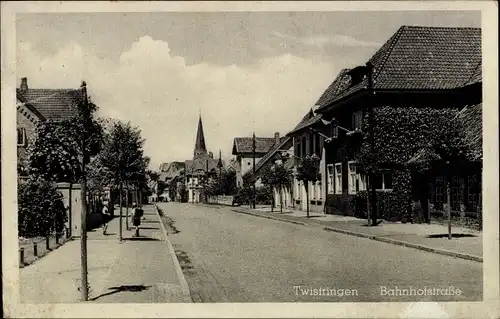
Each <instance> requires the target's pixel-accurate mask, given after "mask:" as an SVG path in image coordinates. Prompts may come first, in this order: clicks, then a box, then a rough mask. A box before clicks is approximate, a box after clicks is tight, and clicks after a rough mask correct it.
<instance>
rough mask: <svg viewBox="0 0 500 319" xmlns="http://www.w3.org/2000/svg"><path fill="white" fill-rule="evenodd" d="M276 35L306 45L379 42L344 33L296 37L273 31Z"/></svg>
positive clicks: (370, 44) (348, 45)
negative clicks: (359, 38)
mask: <svg viewBox="0 0 500 319" xmlns="http://www.w3.org/2000/svg"><path fill="white" fill-rule="evenodd" d="M272 35H274V36H275V37H278V38H281V39H286V40H290V41H293V42H297V43H301V44H303V45H306V46H316V47H324V46H327V45H337V46H344V47H345V46H347V47H377V46H380V43H378V42H370V41H363V40H358V39H356V38H354V37H351V36H348V35H342V34H331V35H314V36H310V37H295V36H291V35H287V34H283V33H280V32H277V31H274V32H272Z"/></svg>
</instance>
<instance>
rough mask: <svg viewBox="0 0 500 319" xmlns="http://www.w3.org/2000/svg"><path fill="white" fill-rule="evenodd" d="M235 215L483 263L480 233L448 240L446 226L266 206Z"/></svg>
mask: <svg viewBox="0 0 500 319" xmlns="http://www.w3.org/2000/svg"><path fill="white" fill-rule="evenodd" d="M232 210H233V211H235V212H239V213H245V214H250V215H255V216H259V217H264V218H270V219H275V220H280V221H285V222H291V223H295V224H300V225H309V226H321V227H323V228H324V229H325V230H329V231H334V232H338V233H343V234H348V235H353V236H358V237H363V238H369V239H372V240H377V241H383V242H387V243H391V244H395V245H403V246H407V247H411V248H416V249H420V250H425V251H429V252H433V253H438V254H443V255H448V256H453V257H458V258H464V259H470V260H475V261H478V262H482V261H483V257H482V256H483V234H482V232H478V231H474V230H471V229H468V228H459V227H452V234H453V238H452V240H449V239H448V237H447V234H448V228H447V226H446V225H437V224H430V225H429V224H402V223H393V222H386V221H383V222H382V223H380V224H379V225H378V226H375V227H369V226H367V221H366V220H365V219H359V218H355V217H349V216H338V215H327V214H323V213H316V212H310V214H309V215H310V218H307V213H306V212H305V211H298V210H289V209H287V210H284V211H283V213H280V212H279V209H278V210H276V209H275V212H271V208H270V207H258V208H256V209H255V210H254V209H249V208H247V207H238V208H233V209H232Z"/></svg>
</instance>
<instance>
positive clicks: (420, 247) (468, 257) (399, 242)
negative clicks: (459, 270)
mask: <svg viewBox="0 0 500 319" xmlns="http://www.w3.org/2000/svg"><path fill="white" fill-rule="evenodd" d="M324 229H325V230H328V231H333V232H336V233H342V234H346V235H351V236H356V237H361V238H367V239H371V240H375V241H380V242H384V243H388V244H393V245H398V246H404V247H408V248H414V249H418V250H423V251H427V252H431V253H435V254H439V255H444V256H451V257H456V258H461V259H466V260H472V261H476V262H480V263H482V262H483V257H479V256H473V255H468V254H463V253H457V252H454V251H450V250H446V249H441V248H433V247H429V246H424V245H419V244H414V243H409V242H406V241H402V240H396V239H392V238H387V237H379V236H375V235H367V234H363V233H358V232H353V231H350V230H345V229H340V228H334V227H330V226H327V227H325V228H324Z"/></svg>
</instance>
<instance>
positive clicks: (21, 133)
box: [17, 128, 26, 146]
mask: <svg viewBox="0 0 500 319" xmlns="http://www.w3.org/2000/svg"><path fill="white" fill-rule="evenodd" d="M17 145H18V146H26V129H24V128H18V129H17Z"/></svg>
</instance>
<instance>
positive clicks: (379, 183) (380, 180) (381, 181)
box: [374, 170, 392, 190]
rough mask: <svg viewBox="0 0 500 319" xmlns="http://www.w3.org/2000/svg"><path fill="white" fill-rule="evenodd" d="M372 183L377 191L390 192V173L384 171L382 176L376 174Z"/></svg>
mask: <svg viewBox="0 0 500 319" xmlns="http://www.w3.org/2000/svg"><path fill="white" fill-rule="evenodd" d="M374 183H375V189H377V190H392V172H391V171H389V170H385V171H383V172H382V174H378V175H377V176H375V180H374Z"/></svg>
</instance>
